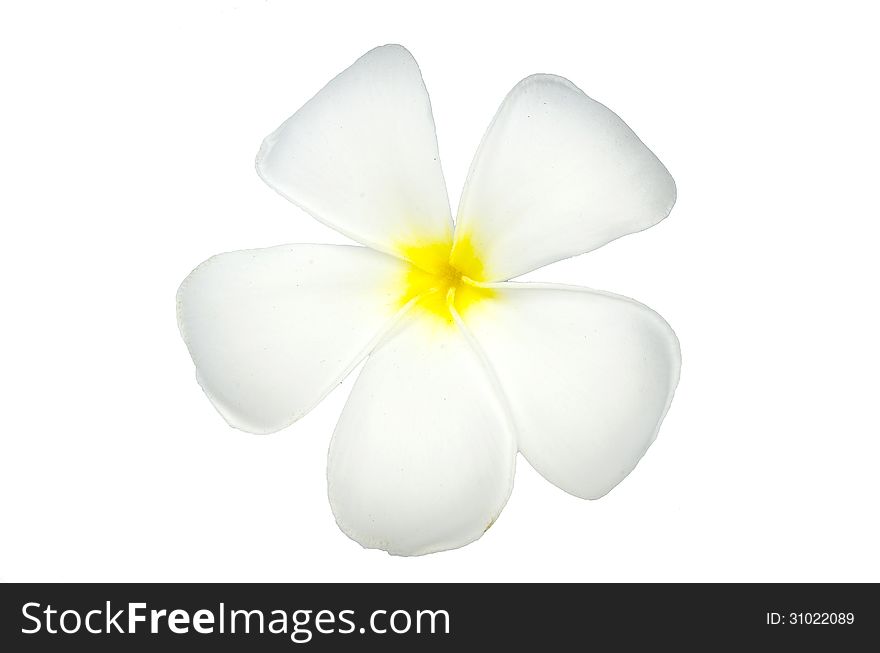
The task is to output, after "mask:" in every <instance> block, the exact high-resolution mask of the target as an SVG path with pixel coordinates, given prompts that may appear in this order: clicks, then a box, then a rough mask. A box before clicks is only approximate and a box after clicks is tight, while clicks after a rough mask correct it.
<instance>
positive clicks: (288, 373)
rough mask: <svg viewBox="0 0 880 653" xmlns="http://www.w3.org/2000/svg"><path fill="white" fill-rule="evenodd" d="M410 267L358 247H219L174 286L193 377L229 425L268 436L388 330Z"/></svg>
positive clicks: (331, 384) (292, 418) (294, 416)
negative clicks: (234, 249) (219, 250)
mask: <svg viewBox="0 0 880 653" xmlns="http://www.w3.org/2000/svg"><path fill="white" fill-rule="evenodd" d="M408 267H409V264H407V263H405V262H403V261H400V260H399V259H396V258H394V257H391V256H386V255H385V254H381V253H379V252H374V251H372V250H370V249H368V248H365V247H349V246H335V245H283V246H280V247H270V248H268V249H254V250H246V251H239V252H230V253H228V254H220V255H219V256H215V257H213V258H211V259H208V260H207V261H205V262H204V263H202V264H201V265H200V266H199V267H198V268H196V269H195V270H194V271H193V272H192V273H191V274H190V275H189V276H188V277H187V278H186V280H185V281H184V282H183V283H182V284H181V286H180V290H179V291H178V293H177V314H178V323H179V325H180V332H181V334H182V335H183V339H184V340H185V341H186V344H187V347H188V348H189V352H190V354H191V355H192V358H193V362H194V363H195V365H196V373H197V376H198V379H199V383H200V384H201V385H202V388H203V389H204V390H205V394H207V395H208V398H209V399H210V400H211V401H212V402H213V403H214V406H215V407H216V408H217V410H218V411H220V413H221V414H222V415H223V417H224V418H226V420H227V421H228V422H229V424H230V425H231V426H234V427H236V428H239V429H242V430H243V431H250V432H252V433H270V432H272V431H277V430H278V429H282V428H284V427H285V426H288V425H290V424H292V423H293V422H294V421H296V420H297V419H299V418H300V417H302V416H303V415H304V414H305V413H307V412H308V411H309V410H311V408H312V407H313V406H314V405H315V404H317V403H318V402H319V401H320V400H321V399H322V398H323V397H324V396H325V395H326V394H327V393H328V392H330V390H332V389H333V388H334V387H335V386H336V385H337V384H338V383H340V382H341V381H342V380H343V379H344V378H345V376H346V374H348V372H349V371H350V370H351V369H352V368H353V367H354V366H355V365H356V364H357V363H358V362H360V361H361V360H362V359H363V358H364V356H366V354H367V353H368V352H369V349H370V348H371V346H372V344H374V343H375V342H376V341H377V339H378V338H379V337H381V335H383V334H384V333H385V331H387V330H388V329H390V328H391V325H392V324H393V321H394V318H395V314H396V313H397V312H398V311H399V305H398V303H399V293H397V292H395V289H396V288H397V285H395V284H398V283H399V279H400V278H401V276H402V275H404V274H405V272H404V269H405V268H408Z"/></svg>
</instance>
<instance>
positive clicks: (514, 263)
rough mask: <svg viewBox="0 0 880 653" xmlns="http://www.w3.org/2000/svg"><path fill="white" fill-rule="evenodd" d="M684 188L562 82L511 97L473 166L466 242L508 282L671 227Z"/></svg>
mask: <svg viewBox="0 0 880 653" xmlns="http://www.w3.org/2000/svg"><path fill="white" fill-rule="evenodd" d="M674 203H675V183H674V182H673V180H672V177H671V176H670V175H669V173H668V172H667V170H666V168H664V167H663V164H662V163H660V161H659V160H658V159H657V157H656V156H654V154H653V153H652V152H651V151H650V150H649V149H648V148H647V147H645V145H644V144H643V143H642V142H641V141H640V140H639V139H638V137H637V136H636V135H635V134H634V133H633V132H632V130H631V129H630V128H629V127H627V126H626V124H625V123H624V122H623V121H622V120H621V119H620V118H618V117H617V115H615V114H614V113H613V112H612V111H610V110H609V109H608V108H606V107H604V106H603V105H601V104H599V103H598V102H596V101H595V100H592V99H590V98H589V97H587V96H586V95H584V93H583V91H581V90H580V89H578V88H577V87H576V86H575V85H574V84H572V83H571V82H569V81H568V80H566V79H563V78H562V77H556V76H553V75H533V76H531V77H527V78H526V79H524V80H523V81H521V82H520V83H519V84H517V86H516V87H514V89H513V90H512V91H511V92H510V93H509V94H508V96H507V98H506V99H505V100H504V103H503V104H502V105H501V108H500V109H499V110H498V113H497V114H496V116H495V119H494V120H493V121H492V124H491V125H490V126H489V129H488V131H487V132H486V135H485V136H484V138H483V142H482V143H481V144H480V148H479V149H478V150H477V154H476V156H475V157H474V161H473V163H472V164H471V170H470V173H469V175H468V181H467V184H466V185H465V189H464V192H463V193H462V199H461V204H460V206H459V211H458V226H457V227H456V238H457V239H458V238H460V237H467V238H469V239H470V240H471V241H472V244H473V245H474V246H475V247H476V248H477V250H478V251H480V252H481V253H482V254H483V256H484V261H483V263H484V266H485V272H486V274H485V280H490V279H492V280H503V279H509V278H511V277H515V276H517V275H520V274H523V273H525V272H528V271H529V270H534V269H535V268H539V267H541V266H542V265H547V264H548V263H552V262H553V261H558V260H560V259H563V258H567V257H569V256H573V255H575V254H581V253H583V252H588V251H590V250H592V249H596V248H597V247H600V246H602V245H604V244H605V243H607V242H609V241H611V240H614V239H615V238H618V237H620V236H623V235H625V234H628V233H632V232H634V231H640V230H642V229H646V228H648V227H650V226H651V225H653V224H656V223H657V222H659V221H660V220H662V219H663V218H665V217H666V216H667V215H668V214H669V211H670V210H672V205H673V204H674Z"/></svg>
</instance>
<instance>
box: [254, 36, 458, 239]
mask: <svg viewBox="0 0 880 653" xmlns="http://www.w3.org/2000/svg"><path fill="white" fill-rule="evenodd" d="M257 172H258V173H259V174H260V176H261V177H262V178H263V179H264V180H265V181H266V183H268V184H269V185H270V186H271V187H272V188H274V189H275V190H276V191H278V192H279V193H280V194H281V195H283V196H284V197H286V198H287V199H289V200H290V201H291V202H293V203H294V204H296V205H297V206H299V207H301V208H302V209H304V210H305V211H307V212H308V213H310V214H311V215H312V216H314V217H315V218H317V219H318V220H320V221H321V222H323V223H325V224H327V225H328V226H330V227H333V228H334V229H337V230H338V231H341V232H342V233H343V234H345V235H347V236H349V237H350V238H353V239H354V240H356V241H358V242H360V243H363V244H364V245H369V246H370V247H373V248H374V249H378V250H381V251H385V252H390V253H398V252H399V248H400V245H401V244H410V245H411V244H412V243H414V242H417V241H419V240H427V241H429V242H437V241H445V242H450V241H451V234H452V218H451V214H450V210H449V199H448V196H447V194H446V183H445V181H444V180H443V172H442V170H441V169H440V155H439V154H438V151H437V136H436V133H435V131H434V118H433V116H432V115H431V103H430V101H429V99H428V93H427V91H426V90H425V84H424V82H423V81H422V76H421V73H420V72H419V67H418V65H417V64H416V62H415V60H414V59H413V57H412V55H411V54H410V53H409V52H408V51H407V50H406V49H405V48H403V47H401V46H399V45H386V46H383V47H379V48H376V49H374V50H371V51H370V52H368V53H367V54H365V55H364V56H363V57H361V58H360V59H358V60H357V61H356V62H355V63H354V64H353V65H352V66H351V67H350V68H348V69H346V70H345V71H343V72H342V73H340V74H339V75H338V76H337V77H336V78H334V79H333V80H332V81H331V82H330V83H329V84H327V86H325V87H324V88H323V89H322V90H321V91H320V92H319V93H318V94H317V95H316V96H315V97H313V98H312V99H311V100H309V101H308V102H307V103H306V104H305V105H304V106H303V107H302V108H301V109H300V110H299V111H297V112H296V113H295V114H293V116H291V117H290V118H288V119H287V121H285V122H284V123H283V124H282V125H281V126H280V127H279V128H278V129H276V130H275V131H274V132H273V133H272V134H270V135H269V136H267V137H266V140H265V141H263V145H262V147H261V148H260V152H259V154H257Z"/></svg>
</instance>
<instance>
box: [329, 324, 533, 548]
mask: <svg viewBox="0 0 880 653" xmlns="http://www.w3.org/2000/svg"><path fill="white" fill-rule="evenodd" d="M432 322H433V320H431V319H430V318H425V317H423V316H422V315H421V314H418V313H414V314H413V315H411V316H407V317H405V318H404V319H403V320H402V321H401V323H400V326H399V327H398V328H397V329H395V333H394V334H393V335H392V336H390V337H388V339H386V340H385V341H384V343H383V344H382V345H381V346H380V347H379V348H378V349H377V350H376V351H374V352H373V354H372V355H371V356H370V358H369V360H368V361H367V363H366V365H365V366H364V369H363V371H362V372H361V375H360V377H359V378H358V380H357V383H356V384H355V387H354V390H353V391H352V394H351V396H350V397H349V400H348V403H347V404H346V406H345V409H344V411H343V413H342V416H341V418H340V420H339V424H338V426H337V427H336V431H335V433H334V435H333V441H332V442H331V444H330V454H329V460H328V469H327V479H328V487H329V496H330V503H331V505H332V507H333V513H334V515H335V516H336V521H337V523H338V524H339V527H340V528H341V529H342V530H343V531H344V532H345V533H346V534H347V535H348V536H349V537H351V538H352V539H354V540H355V541H357V542H359V543H360V544H361V545H363V546H364V547H367V548H380V549H384V550H386V551H388V552H389V553H393V554H397V555H420V554H424V553H431V552H434V551H441V550H444V549H452V548H456V547H460V546H463V545H465V544H467V543H469V542H472V541H474V540H476V539H477V538H479V537H480V536H481V535H482V534H483V533H484V532H485V531H486V530H487V529H488V527H489V526H491V525H492V523H493V522H494V521H495V519H496V517H497V516H498V515H499V513H500V512H501V509H502V508H503V507H504V504H505V503H506V501H507V497H508V496H509V494H510V491H511V489H512V487H513V474H514V466H515V459H516V442H515V438H514V436H513V433H512V431H511V429H510V427H509V417H508V413H507V411H506V409H505V408H504V407H503V405H502V403H501V401H500V400H499V397H498V393H497V391H496V388H495V386H494V384H493V381H492V379H491V377H490V376H489V375H488V374H487V371H486V368H485V367H484V364H483V362H482V359H481V358H480V357H479V355H478V354H477V353H476V352H475V350H474V349H472V347H471V345H470V344H469V342H468V341H467V339H466V337H465V336H464V335H463V334H462V333H461V332H460V331H459V330H458V329H457V328H456V327H455V326H454V325H452V326H450V325H448V324H444V323H441V322H440V321H437V322H436V324H432Z"/></svg>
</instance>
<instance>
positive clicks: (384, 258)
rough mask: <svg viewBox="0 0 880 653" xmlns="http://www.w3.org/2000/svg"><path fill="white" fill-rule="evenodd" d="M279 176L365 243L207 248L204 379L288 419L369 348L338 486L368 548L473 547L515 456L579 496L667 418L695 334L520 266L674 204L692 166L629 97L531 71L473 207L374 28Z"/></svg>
mask: <svg viewBox="0 0 880 653" xmlns="http://www.w3.org/2000/svg"><path fill="white" fill-rule="evenodd" d="M257 171H258V172H259V174H260V176H261V177H262V178H263V179H264V180H265V181H266V182H267V183H268V184H269V185H270V186H271V187H272V188H274V189H275V190H276V191H278V192H279V193H280V194H281V195H283V196H284V197H286V198H287V199H289V200H290V201H291V202H293V203H294V204H296V205H297V206H299V207H301V208H302V209H304V210H305V211H307V212H308V213H310V214H311V215H312V216H314V217H315V218H316V219H318V220H320V221H321V222H323V223H325V224H327V225H328V226H330V227H332V228H334V229H337V230H338V231H340V232H342V233H343V234H345V235H346V236H348V237H350V238H352V239H353V240H355V241H357V242H359V243H361V244H362V245H366V247H360V246H335V245H283V246H280V247H271V248H268V249H258V250H250V251H239V252H231V253H227V254H221V255H219V256H215V257H214V258H211V259H209V260H208V261H206V262H205V263H203V264H202V265H200V266H199V267H198V268H197V269H196V270H195V271H193V272H192V274H190V276H189V277H187V279H186V280H185V281H184V282H183V284H182V285H181V287H180V290H179V293H178V320H179V324H180V331H181V334H182V335H183V338H184V340H185V341H186V344H187V346H188V348H189V351H190V354H191V355H192V358H193V361H194V362H195V366H196V371H197V376H198V380H199V383H200V384H201V386H202V388H203V389H204V391H205V393H206V394H207V396H208V398H209V399H210V400H211V401H212V402H213V404H214V406H215V407H216V408H217V410H218V411H219V412H220V413H221V414H222V415H223V417H224V418H226V420H227V421H228V422H229V424H230V425H232V426H234V427H236V428H239V429H242V430H244V431H249V432H253V433H270V432H273V431H277V430H279V429H282V428H284V427H286V426H288V425H290V424H291V423H293V422H294V421H296V420H297V419H299V418H300V417H302V416H303V415H304V414H305V413H307V412H308V411H309V410H310V409H311V408H312V407H313V406H315V405H316V404H317V403H318V402H319V401H320V400H321V399H322V398H323V397H324V396H325V395H327V393H329V392H330V390H331V389H333V388H334V387H335V386H336V385H338V384H339V383H341V382H342V380H343V379H344V378H345V377H346V375H347V374H348V373H349V372H351V371H352V369H353V368H354V367H355V366H357V365H358V364H359V363H360V362H361V361H363V359H365V358H366V359H367V360H366V363H365V365H364V367H363V369H362V371H361V373H360V376H359V377H358V379H357V381H356V383H355V385H354V388H353V390H352V393H351V396H350V397H349V399H348V402H347V404H346V406H345V408H344V410H343V412H342V415H341V417H340V420H339V423H338V425H337V427H336V430H335V432H334V434H333V438H332V441H331V443H330V451H329V461H328V470H327V478H328V493H329V498H330V503H331V506H332V509H333V513H334V515H335V517H336V521H337V523H338V524H339V526H340V528H341V529H342V530H343V531H344V532H345V533H346V534H347V535H348V536H349V537H351V538H352V539H354V540H356V541H357V542H359V543H360V544H362V545H363V546H365V547H371V548H381V549H384V550H386V551H388V552H390V553H394V554H402V555H416V554H424V553H430V552H434V551H440V550H444V549H450V548H455V547H460V546H463V545H465V544H467V543H469V542H472V541H474V540H476V539H477V538H479V537H480V536H481V535H482V534H483V533H484V532H485V531H486V530H487V529H488V528H489V527H490V526H491V525H492V523H493V522H494V521H495V519H496V518H497V517H498V515H499V513H500V512H501V510H502V508H503V507H504V505H505V503H506V501H507V498H508V496H509V495H510V492H511V489H512V487H513V477H514V468H515V463H516V454H517V452H518V451H519V452H521V453H522V454H523V455H524V456H525V458H526V459H527V460H528V461H529V462H530V463H531V464H532V465H533V466H534V467H535V469H537V470H538V472H540V473H541V474H542V475H543V476H544V477H545V478H547V479H548V480H549V481H550V482H551V483H553V484H555V485H557V486H558V487H560V488H562V489H563V490H565V491H566V492H569V493H571V494H574V495H576V496H578V497H583V498H589V499H592V498H598V497H601V496H602V495H604V494H605V493H606V492H608V491H609V490H611V488H613V487H614V486H615V485H617V483H619V482H620V481H621V480H622V479H623V478H624V477H625V476H626V475H627V474H628V473H629V472H630V471H631V470H632V469H633V467H634V466H635V465H636V463H637V462H638V460H639V459H640V458H641V457H642V455H643V454H644V453H645V450H646V449H647V448H648V446H649V445H650V444H651V442H652V441H653V440H654V438H655V436H656V435H657V431H658V429H659V426H660V423H661V421H662V420H663V417H664V416H665V414H666V411H667V409H668V408H669V404H670V401H671V400H672V395H673V392H674V390H675V386H676V384H677V382H678V376H679V368H680V353H679V346H678V341H677V339H676V337H675V334H674V333H673V331H672V329H671V328H670V327H669V326H668V325H667V324H666V322H665V321H664V320H663V319H662V318H661V317H660V316H659V315H657V314H656V313H654V312H653V311H652V310H650V309H649V308H647V307H645V306H643V305H641V304H639V303H636V302H635V301H633V300H630V299H627V298H625V297H620V296H617V295H612V294H609V293H605V292H598V291H595V290H589V289H587V288H580V287H574V286H563V285H555V284H543V283H542V284H538V283H516V282H509V281H508V279H510V278H512V277H516V276H518V275H521V274H523V273H525V272H529V271H530V270H534V269H535V268H539V267H541V266H543V265H546V264H548V263H551V262H553V261H557V260H559V259H563V258H567V257H570V256H573V255H575V254H580V253H583V252H588V251H590V250H592V249H595V248H597V247H600V246H601V245H604V244H605V243H607V242H609V241H611V240H613V239H615V238H617V237H619V236H622V235H624V234H628V233H632V232H635V231H640V230H642V229H645V228H647V227H650V226H651V225H653V224H655V223H657V222H659V221H660V220H662V219H663V218H665V217H666V216H667V215H668V213H669V211H670V210H671V208H672V205H673V203H674V202H675V184H674V182H673V180H672V177H670V175H669V173H668V172H667V171H666V169H665V168H664V167H663V165H662V164H661V163H660V161H658V160H657V158H656V157H655V156H654V154H652V153H651V152H650V151H649V150H648V148H647V147H645V145H644V144H643V143H642V142H641V141H640V140H639V139H638V138H637V137H636V135H635V134H634V133H633V132H632V131H631V130H630V129H629V128H628V127H627V126H626V125H625V124H624V123H623V121H621V120H620V118H618V117H617V116H616V115H615V114H614V113H612V112H611V111H610V110H608V109H607V108H606V107H604V106H603V105H601V104H599V103H598V102H595V101H593V100H591V99H590V98H588V97H587V96H586V95H584V93H583V92H581V91H580V90H579V89H578V88H576V87H575V86H574V85H573V84H572V83H570V82H569V81H567V80H565V79H562V78H560V77H555V76H552V75H533V76H531V77H528V78H526V79H524V80H523V81H522V82H520V83H519V84H517V85H516V87H514V89H513V90H512V91H511V92H510V94H509V95H508V96H507V98H506V99H505V100H504V103H503V104H502V105H501V108H500V109H499V111H498V113H497V115H496V116H495V118H494V120H493V121H492V123H491V125H490V126H489V129H488V131H487V133H486V135H485V137H484V139H483V141H482V143H481V144H480V147H479V149H478V151H477V154H476V157H475V158H474V161H473V164H472V165H471V168H470V173H469V175H468V179H467V183H466V185H465V188H464V191H463V193H462V196H461V202H460V205H459V209H458V214H457V218H456V219H455V222H454V223H453V220H452V217H451V211H450V207H449V200H448V198H447V193H446V186H445V182H444V179H443V173H442V171H441V169H440V159H439V155H438V151H437V140H436V135H435V130H434V122H433V117H432V114H431V106H430V102H429V100H428V95H427V91H426V90H425V86H424V83H423V81H422V78H421V74H420V72H419V69H418V66H417V65H416V62H415V61H414V60H413V58H412V56H411V55H410V54H409V52H407V50H405V49H404V48H402V47H401V46H397V45H388V46H384V47H380V48H376V49H375V50H372V51H371V52H368V53H367V54H366V55H364V56H363V57H361V58H360V59H359V60H358V61H357V62H355V63H354V64H353V65H352V66H351V67H350V68H348V69H347V70H345V71H344V72H343V73H341V74H340V75H339V76H337V77H336V78H335V79H333V80H332V81H331V82H330V83H329V84H328V85H327V86H326V87H325V88H324V89H323V90H321V91H320V92H319V93H318V94H317V95H316V96H315V97H314V98H313V99H312V100H310V101H309V102H308V103H307V104H306V105H305V106H304V107H302V108H301V109H300V110H299V111H297V112H296V113H295V114H294V115H293V116H292V117H291V118H289V119H288V120H287V121H286V122H284V124H282V125H281V126H280V127H279V128H278V129H277V130H276V131H275V132H274V133H272V134H271V135H270V136H268V137H267V138H266V140H265V141H264V143H263V145H262V147H261V148H260V151H259V154H258V155H257Z"/></svg>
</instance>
